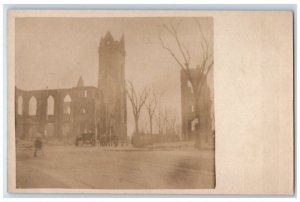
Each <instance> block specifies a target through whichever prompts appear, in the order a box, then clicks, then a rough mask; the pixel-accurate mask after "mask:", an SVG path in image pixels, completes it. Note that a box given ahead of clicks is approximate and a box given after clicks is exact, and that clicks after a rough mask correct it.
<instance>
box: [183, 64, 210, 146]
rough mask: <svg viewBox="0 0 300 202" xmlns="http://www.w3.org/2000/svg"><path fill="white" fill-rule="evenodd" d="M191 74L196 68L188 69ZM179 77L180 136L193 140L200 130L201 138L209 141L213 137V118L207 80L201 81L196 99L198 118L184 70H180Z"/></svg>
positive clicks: (190, 87) (190, 86)
mask: <svg viewBox="0 0 300 202" xmlns="http://www.w3.org/2000/svg"><path fill="white" fill-rule="evenodd" d="M190 71H192V75H196V74H195V73H193V71H194V72H196V69H190ZM180 79H181V113H182V114H181V118H182V136H183V139H185V140H193V139H194V138H195V136H196V135H197V133H198V132H199V130H200V133H201V139H204V140H205V141H204V142H211V141H212V140H213V138H214V120H213V108H212V100H211V95H210V94H211V91H210V88H209V86H208V84H207V80H206V79H205V81H204V82H203V84H202V85H203V86H202V88H201V93H200V96H199V101H198V109H199V116H200V118H199V119H200V120H197V118H196V115H195V109H196V107H195V101H194V95H193V94H194V92H193V88H192V85H191V83H190V81H189V80H188V78H187V75H186V73H185V72H184V71H181V72H180Z"/></svg>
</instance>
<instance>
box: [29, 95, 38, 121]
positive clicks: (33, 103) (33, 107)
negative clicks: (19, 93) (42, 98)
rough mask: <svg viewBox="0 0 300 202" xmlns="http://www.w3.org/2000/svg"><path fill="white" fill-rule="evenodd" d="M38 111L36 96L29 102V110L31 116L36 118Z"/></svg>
mask: <svg viewBox="0 0 300 202" xmlns="http://www.w3.org/2000/svg"><path fill="white" fill-rule="evenodd" d="M36 109H37V100H36V98H35V97H34V96H32V97H31V98H30V100H29V109H28V114H29V116H35V115H36Z"/></svg>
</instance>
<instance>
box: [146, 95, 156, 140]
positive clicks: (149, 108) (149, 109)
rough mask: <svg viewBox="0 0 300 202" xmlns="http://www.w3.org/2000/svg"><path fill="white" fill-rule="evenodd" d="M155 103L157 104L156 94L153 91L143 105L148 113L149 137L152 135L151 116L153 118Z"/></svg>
mask: <svg viewBox="0 0 300 202" xmlns="http://www.w3.org/2000/svg"><path fill="white" fill-rule="evenodd" d="M157 103H158V97H157V94H156V93H155V92H154V91H152V92H151V94H150V96H149V97H148V99H147V101H146V103H145V105H146V108H147V112H148V116H149V129H150V135H152V134H153V116H154V113H155V110H156V107H157Z"/></svg>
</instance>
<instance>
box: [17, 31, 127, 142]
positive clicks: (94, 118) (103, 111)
mask: <svg viewBox="0 0 300 202" xmlns="http://www.w3.org/2000/svg"><path fill="white" fill-rule="evenodd" d="M98 53H99V72H98V86H97V87H94V86H85V85H84V80H83V78H82V77H80V78H79V81H78V83H77V85H76V86H75V87H72V88H68V89H43V90H22V89H20V88H18V87H16V88H15V132H16V137H17V138H20V139H33V138H34V137H35V135H36V134H37V133H40V134H42V135H43V136H45V137H47V138H50V139H51V138H55V139H60V140H63V139H66V140H67V139H68V140H73V139H74V138H75V137H76V136H78V135H80V134H82V133H85V132H94V133H95V134H96V136H97V137H98V138H100V137H103V136H104V137H108V136H110V137H111V136H117V137H118V140H119V142H120V143H121V144H122V143H125V142H126V141H127V118H126V117H127V115H126V114H127V112H126V91H125V56H126V53H125V41H124V36H122V37H121V39H120V40H119V41H117V40H114V38H113V36H112V35H111V33H110V32H107V34H106V35H105V36H104V37H103V38H101V40H100V44H99V47H98Z"/></svg>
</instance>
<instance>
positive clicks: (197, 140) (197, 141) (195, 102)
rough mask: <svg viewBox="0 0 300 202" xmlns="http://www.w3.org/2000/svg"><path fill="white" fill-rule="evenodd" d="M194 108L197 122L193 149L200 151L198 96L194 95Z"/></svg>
mask: <svg viewBox="0 0 300 202" xmlns="http://www.w3.org/2000/svg"><path fill="white" fill-rule="evenodd" d="M194 106H195V119H197V120H198V123H197V127H196V131H195V132H196V137H195V147H196V148H198V149H201V132H200V131H201V130H200V128H201V125H200V109H199V96H198V95H197V94H194Z"/></svg>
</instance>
